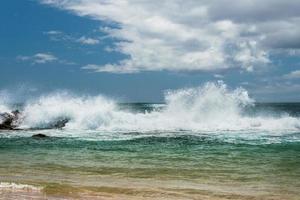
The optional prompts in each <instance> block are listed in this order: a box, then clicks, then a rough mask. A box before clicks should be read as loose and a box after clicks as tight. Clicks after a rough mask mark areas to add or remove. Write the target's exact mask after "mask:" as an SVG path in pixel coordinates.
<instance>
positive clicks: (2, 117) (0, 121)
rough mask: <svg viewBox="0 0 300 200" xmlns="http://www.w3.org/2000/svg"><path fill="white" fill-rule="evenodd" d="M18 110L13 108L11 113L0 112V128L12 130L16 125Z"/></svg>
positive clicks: (18, 115)
mask: <svg viewBox="0 0 300 200" xmlns="http://www.w3.org/2000/svg"><path fill="white" fill-rule="evenodd" d="M19 117H20V112H19V111H18V110H15V111H13V112H11V113H7V112H5V113H0V130H14V129H16V127H17V124H18V120H19Z"/></svg>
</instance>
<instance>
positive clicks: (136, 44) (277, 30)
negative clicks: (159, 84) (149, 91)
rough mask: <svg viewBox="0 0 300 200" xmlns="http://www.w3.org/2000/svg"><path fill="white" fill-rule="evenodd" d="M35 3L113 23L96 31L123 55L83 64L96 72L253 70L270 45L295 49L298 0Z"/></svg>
mask: <svg viewBox="0 0 300 200" xmlns="http://www.w3.org/2000/svg"><path fill="white" fill-rule="evenodd" d="M40 1H41V2H42V3H44V4H48V5H51V6H55V7H58V8H60V9H63V10H68V11H71V12H73V13H75V14H77V15H79V16H87V17H90V18H92V19H95V20H100V21H105V22H108V23H106V24H109V23H113V24H114V26H112V27H102V29H101V30H102V31H104V32H105V33H107V34H108V35H109V36H110V37H112V38H114V39H115V40H114V41H115V43H114V44H113V46H112V47H111V48H110V49H112V50H114V51H117V52H120V53H122V54H125V55H127V57H128V58H127V59H124V60H121V61H119V62H117V63H108V64H106V65H103V66H97V65H92V64H90V65H89V67H87V66H85V67H83V68H84V69H89V70H93V71H97V72H117V73H132V72H139V71H160V70H170V71H182V70H183V71H195V70H197V71H213V70H224V69H229V68H239V69H242V70H247V71H252V70H255V69H256V68H259V67H261V66H264V65H266V64H268V63H270V62H271V60H270V56H269V55H270V52H271V51H272V50H273V49H295V48H299V47H300V43H299V41H300V40H299V39H300V38H299V35H300V28H298V27H300V12H299V10H300V4H299V1H298V0H286V1H282V0H264V1H260V0H251V1H249V0H241V1H234V2H233V1H232V0H190V1H183V0H173V1H168V0H161V1H159V2H157V1H146V0H40ZM85 39H87V38H85ZM93 42H95V41H92V40H89V42H88V43H90V44H91V43H93ZM91 66H92V67H91Z"/></svg>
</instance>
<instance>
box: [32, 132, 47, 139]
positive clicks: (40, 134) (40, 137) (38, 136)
mask: <svg viewBox="0 0 300 200" xmlns="http://www.w3.org/2000/svg"><path fill="white" fill-rule="evenodd" d="M31 137H33V138H37V139H44V138H48V136H47V135H45V134H42V133H38V134H35V135H33V136H31Z"/></svg>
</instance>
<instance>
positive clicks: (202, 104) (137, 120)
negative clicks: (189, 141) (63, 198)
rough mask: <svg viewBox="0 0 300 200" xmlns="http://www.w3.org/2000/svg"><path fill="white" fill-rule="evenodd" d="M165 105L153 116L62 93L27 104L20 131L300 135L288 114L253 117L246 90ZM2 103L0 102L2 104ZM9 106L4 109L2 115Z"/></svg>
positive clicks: (193, 93) (178, 94)
mask: <svg viewBox="0 0 300 200" xmlns="http://www.w3.org/2000/svg"><path fill="white" fill-rule="evenodd" d="M165 102H166V104H165V105H164V106H163V107H158V108H154V109H153V110H151V111H144V112H134V111H132V110H129V109H121V108H120V106H119V104H118V103H117V102H115V101H114V100H111V99H109V98H106V97H104V96H101V95H100V96H84V97H82V96H81V97H80V96H75V95H71V94H68V93H64V92H60V93H54V94H49V95H45V96H41V97H39V98H36V99H32V100H28V101H27V102H25V104H24V106H23V108H22V111H21V117H20V120H19V125H18V128H22V129H31V128H47V127H51V124H54V123H56V122H58V121H60V120H63V119H67V121H66V123H65V124H64V127H63V129H66V130H104V131H139V132H143V131H181V130H187V131H221V130H299V127H300V119H299V118H297V117H293V116H290V115H288V114H280V115H278V114H276V115H265V114H263V113H261V114H255V115H254V114H249V113H247V108H249V107H253V106H254V100H252V99H251V98H250V97H249V96H248V93H247V91H246V90H244V89H243V88H237V89H235V90H230V89H229V88H228V87H227V86H226V85H225V84H224V83H222V82H218V83H206V84H204V85H203V86H201V87H197V88H187V89H180V90H175V91H168V92H166V94H165ZM0 103H1V101H0ZM7 110H8V106H6V105H4V104H3V105H1V104H0V112H7Z"/></svg>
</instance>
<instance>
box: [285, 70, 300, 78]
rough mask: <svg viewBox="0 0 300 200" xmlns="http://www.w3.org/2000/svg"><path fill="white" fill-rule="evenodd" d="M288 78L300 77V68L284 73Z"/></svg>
mask: <svg viewBox="0 0 300 200" xmlns="http://www.w3.org/2000/svg"><path fill="white" fill-rule="evenodd" d="M284 78H286V79H300V70H295V71H292V72H290V73H289V74H286V75H284Z"/></svg>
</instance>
